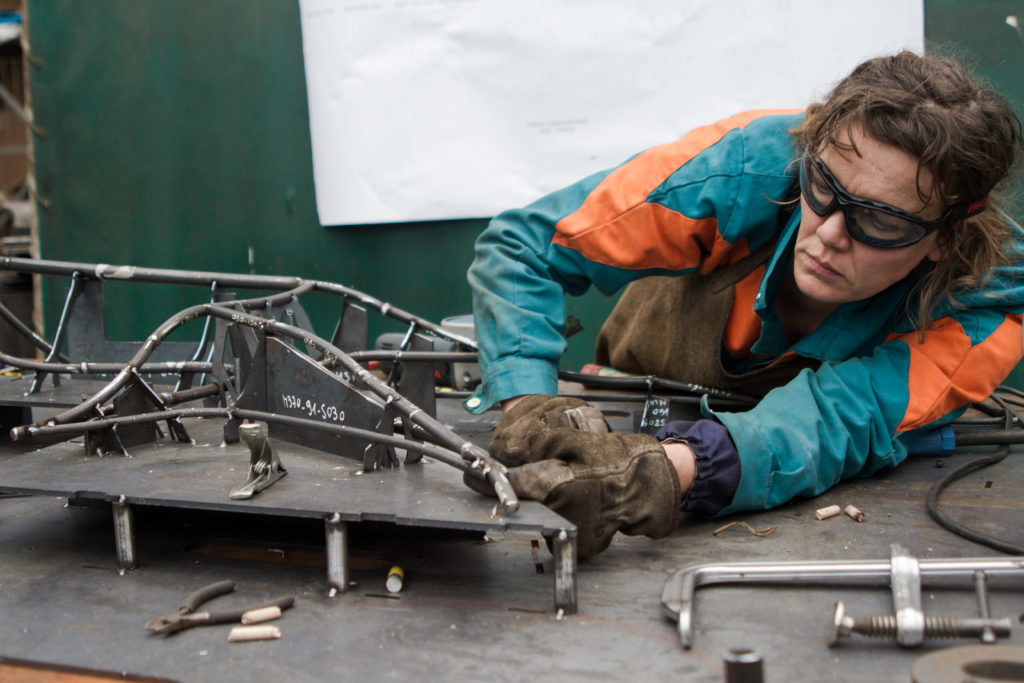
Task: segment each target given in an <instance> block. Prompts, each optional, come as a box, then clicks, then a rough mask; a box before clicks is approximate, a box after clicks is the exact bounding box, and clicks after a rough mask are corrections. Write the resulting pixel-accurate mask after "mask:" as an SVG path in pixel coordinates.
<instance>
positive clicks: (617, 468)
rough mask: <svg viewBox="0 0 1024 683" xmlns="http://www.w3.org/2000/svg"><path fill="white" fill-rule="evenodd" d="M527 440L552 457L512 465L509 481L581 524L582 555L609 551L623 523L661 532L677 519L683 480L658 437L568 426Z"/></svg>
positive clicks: (634, 529)
mask: <svg viewBox="0 0 1024 683" xmlns="http://www.w3.org/2000/svg"><path fill="white" fill-rule="evenodd" d="M526 442H527V443H526V447H527V448H528V449H529V452H530V453H543V454H545V455H546V456H547V457H546V458H545V459H543V460H535V461H533V462H527V463H525V464H523V465H519V466H516V467H510V468H509V472H508V478H509V482H510V483H511V484H512V488H513V489H514V490H515V492H516V493H517V494H518V495H519V496H520V497H522V498H526V499H532V500H536V501H539V502H541V503H543V504H544V505H546V506H547V507H549V508H551V509H552V510H554V511H555V512H557V513H558V514H560V515H562V516H563V517H565V518H566V519H568V520H569V521H570V522H572V523H573V524H575V525H576V529H577V536H576V541H577V553H578V555H579V557H581V558H583V557H590V556H592V555H596V554H597V553H599V552H601V551H603V550H604V549H605V548H607V547H608V545H609V544H610V543H611V541H612V537H613V536H614V535H615V532H617V531H621V532H622V533H624V534H627V535H630V536H634V535H644V536H649V537H650V538H662V537H664V536H667V535H669V534H670V533H672V531H674V530H675V528H676V526H678V524H679V514H680V503H681V501H682V495H681V492H680V487H679V480H678V478H677V476H676V471H675V468H674V467H673V466H672V463H671V462H669V459H668V457H667V456H666V455H665V451H664V449H663V448H662V447H661V444H659V443H658V442H657V441H656V440H655V439H654V438H653V437H651V436H648V435H647V434H615V433H605V434H595V433H593V432H582V431H578V430H574V429H567V428H562V429H549V430H545V431H539V432H535V433H534V434H533V435H531V436H529V437H527V438H526Z"/></svg>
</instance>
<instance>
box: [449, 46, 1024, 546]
mask: <svg viewBox="0 0 1024 683" xmlns="http://www.w3.org/2000/svg"><path fill="white" fill-rule="evenodd" d="M1021 138H1022V136H1021V125H1020V121H1019V120H1018V119H1017V117H1016V116H1015V115H1014V113H1013V111H1012V110H1011V109H1010V107H1009V106H1008V105H1007V104H1006V103H1005V101H1004V100H1003V99H1002V98H1001V97H1000V96H999V95H997V94H996V93H994V92H992V91H990V90H987V89H985V88H983V87H981V86H980V85H979V84H977V83H976V82H974V81H973V80H972V79H971V78H970V77H968V76H967V75H966V74H965V73H964V71H963V70H962V69H961V68H960V67H959V66H957V65H956V64H955V63H953V62H951V61H947V60H943V59H938V58H934V57H921V56H918V55H914V54H912V53H909V52H904V53H900V54H897V55H895V56H891V57H884V58H879V59H873V60H869V61H868V62H865V63H864V64H862V65H860V66H859V67H857V68H856V69H855V70H854V71H853V72H852V73H851V74H850V75H849V76H848V77H847V78H845V79H844V80H843V81H841V82H840V83H839V84H838V85H837V86H836V88H835V89H834V90H833V91H832V92H831V93H830V94H829V95H828V97H827V98H825V101H824V102H822V103H819V104H814V105H811V106H810V107H809V108H808V109H807V110H806V111H805V112H802V113H797V112H747V113H744V114H741V115H739V116H736V117H734V118H732V119H729V120H726V121H722V122H719V123H716V124H714V125H712V126H708V127H704V128H700V129H697V130H695V131H693V132H692V133H690V134H689V135H687V136H685V137H683V138H682V139H681V140H679V141H677V142H674V143H671V144H668V145H663V146H661V147H656V148H653V149H651V150H648V151H646V152H644V153H642V154H640V155H638V156H636V157H634V158H633V159H631V160H629V161H627V162H626V163H625V164H623V165H622V166H620V167H618V168H615V169H612V170H610V171H608V172H604V173H598V174H596V175H594V176H591V177H589V178H586V179H584V180H582V181H580V182H579V183H576V184H575V185H573V186H571V187H569V188H566V189H564V190H561V191H559V192H555V193H553V194H552V195H549V196H547V197H545V198H543V199H541V200H539V201H538V202H536V203H534V204H532V205H531V206H529V207H526V208H525V209H522V210H519V211H510V212H506V213H503V214H501V215H499V216H498V217H496V218H495V219H494V221H493V222H492V223H491V225H490V226H489V227H488V229H487V230H486V231H485V232H484V233H483V234H482V235H481V236H480V238H479V240H478V242H477V257H476V260H475V261H474V263H473V265H472V267H471V268H470V271H469V281H470V284H471V286H472V288H473V292H474V310H475V322H476V335H477V338H478V340H479V344H480V361H481V371H482V376H483V384H482V385H481V387H480V389H479V390H478V392H477V394H476V395H475V396H474V397H473V398H472V399H470V401H468V402H467V406H469V407H470V408H471V409H473V410H474V411H476V412H480V411H482V410H485V409H487V408H489V407H490V406H492V405H494V404H495V403H498V402H500V403H501V405H502V409H503V411H504V412H505V414H504V416H503V417H502V419H501V420H500V421H499V424H498V426H497V427H496V429H495V432H494V435H493V439H492V445H491V451H492V454H493V455H494V456H495V457H496V458H498V459H499V460H501V461H503V462H505V463H506V464H508V465H509V466H510V480H511V481H512V484H513V486H514V487H515V488H516V489H517V491H518V492H519V494H520V495H521V496H523V497H526V498H533V499H536V500H540V501H541V502H544V503H545V504H547V505H548V506H549V507H552V509H555V510H556V511H558V512H560V513H561V514H563V515H564V516H566V517H567V518H568V519H570V520H571V521H573V522H574V523H576V524H577V526H578V527H579V551H580V554H581V555H584V556H585V555H589V554H593V553H595V552H600V551H601V550H603V549H604V548H605V547H607V545H608V543H610V541H611V538H612V536H613V535H614V533H615V532H616V531H617V530H618V531H623V532H625V533H640V534H645V535H648V536H651V537H655V538H657V537H660V536H663V535H666V534H668V533H670V532H671V531H672V529H673V528H674V527H675V525H676V523H677V521H678V512H679V510H680V509H683V510H687V511H692V512H697V513H701V514H705V515H716V514H726V513H729V512H734V511H737V510H743V509H765V508H769V507H772V506H775V505H779V504H781V503H783V502H785V501H787V500H790V499H791V498H793V497H795V496H810V495H817V494H820V493H822V492H823V491H825V490H826V489H828V488H829V487H830V486H832V485H834V484H835V483H836V482H838V481H840V480H841V479H843V478H845V477H850V476H855V475H862V476H863V475H868V474H871V473H873V472H875V471H877V470H878V469H880V468H882V467H885V466H891V465H896V464H898V463H899V462H901V461H902V460H903V459H904V458H905V457H906V454H907V448H908V447H909V446H910V445H912V444H913V442H914V440H915V439H917V438H919V437H920V436H921V434H922V433H923V432H924V431H926V430H928V429H930V428H932V427H935V426H938V425H941V424H944V423H948V422H950V421H952V420H953V419H955V418H956V417H957V416H958V415H959V414H961V412H962V411H963V409H964V407H965V406H967V405H968V404H970V403H972V402H975V401H979V400H982V399H984V398H985V397H987V396H988V395H989V394H990V393H991V392H992V390H993V389H994V388H995V387H996V386H997V385H998V384H999V383H1000V382H1001V381H1002V380H1003V379H1005V377H1006V376H1007V375H1008V374H1009V372H1010V371H1011V370H1012V369H1013V368H1014V366H1015V365H1016V364H1017V362H1018V361H1019V360H1020V358H1021V355H1022V345H1021V313H1022V311H1024V288H1022V287H1021V286H1020V284H1019V283H1018V278H1020V276H1021V275H1022V274H1024V265H1022V262H1021V241H1022V237H1024V235H1022V233H1021V230H1020V228H1019V226H1017V225H1016V224H1015V223H1013V221H1012V220H1010V219H1009V217H1007V216H1006V215H1005V214H1004V213H1002V212H1001V211H1000V210H999V209H998V207H997V202H996V200H995V199H994V197H993V196H992V192H993V190H994V189H995V188H996V186H997V185H998V184H999V183H1000V182H1002V181H1004V180H1006V179H1007V178H1008V176H1009V174H1010V172H1011V170H1012V169H1013V167H1014V165H1015V162H1016V161H1017V160H1018V158H1019V155H1020V151H1021V144H1022V143H1021ZM648 276H668V277H648ZM640 278H646V279H644V280H639V279H640ZM635 280H639V281H638V282H636V283H635V284H633V285H631V286H630V288H629V289H628V290H627V291H626V293H625V294H624V295H623V298H622V299H621V300H620V302H619V304H618V305H617V307H616V309H615V311H613V313H612V315H611V316H610V317H609V319H608V321H607V322H606V324H605V327H604V328H603V329H602V332H601V335H600V338H599V341H598V349H597V356H598V358H597V360H598V362H600V363H604V364H610V365H612V366H615V367H617V368H619V369H622V370H625V371H628V372H637V373H643V374H655V375H660V376H665V377H670V378H674V379H679V380H684V381H689V382H694V383H700V384H706V385H710V386H719V387H724V388H739V389H741V390H743V391H744V392H746V393H757V394H764V398H763V399H762V400H761V401H760V402H759V403H758V405H757V406H756V407H754V408H753V409H751V410H749V411H745V412H736V413H729V412H715V413H712V412H711V411H710V410H708V409H707V408H706V407H705V409H704V416H705V417H704V419H701V420H699V421H697V422H695V423H671V424H669V425H667V426H666V428H665V429H663V430H662V431H661V432H660V433H659V434H658V435H657V440H655V439H652V438H651V437H648V436H645V435H638V434H610V433H603V432H606V429H605V427H604V426H603V421H601V420H598V419H594V418H595V417H596V416H595V415H594V414H593V413H592V411H590V410H589V409H588V408H587V407H586V406H585V405H581V403H582V402H578V401H572V400H567V399H561V398H551V396H553V395H554V394H556V393H557V377H556V373H557V363H558V359H559V357H560V355H561V353H562V351H563V349H564V339H563V336H562V328H563V325H564V318H565V313H564V293H565V292H568V293H570V294H580V293H582V292H583V291H584V290H585V289H586V288H587V287H588V286H589V285H591V284H593V285H595V286H596V287H597V288H598V289H599V290H601V291H602V292H605V293H607V294H611V293H613V292H615V291H616V290H618V289H619V288H621V287H622V286H624V285H626V284H627V283H630V282H632V281H635ZM526 397H529V398H526ZM567 411H568V412H567ZM588 427H589V430H588ZM680 501H681V507H680Z"/></svg>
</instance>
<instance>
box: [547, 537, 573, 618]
mask: <svg viewBox="0 0 1024 683" xmlns="http://www.w3.org/2000/svg"><path fill="white" fill-rule="evenodd" d="M552 545H553V546H554V548H553V550H554V556H555V609H556V610H562V611H563V613H564V614H576V537H575V536H569V534H568V532H566V531H565V530H564V529H563V530H562V531H559V532H558V534H557V535H556V536H555V538H554V542H553V544H552Z"/></svg>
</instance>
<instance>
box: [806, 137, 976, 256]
mask: <svg viewBox="0 0 1024 683" xmlns="http://www.w3.org/2000/svg"><path fill="white" fill-rule="evenodd" d="M800 190H801V192H802V193H803V196H804V199H805V200H807V206H809V207H810V209H811V211H813V212H814V213H816V214H817V215H819V216H822V217H825V216H830V215H832V214H833V213H835V212H836V211H840V210H841V211H842V212H843V218H844V219H845V221H846V231H847V232H848V233H849V234H850V237H852V238H853V239H855V240H857V241H858V242H863V243H864V244H867V245H870V246H872V247H880V248H882V249H896V248H899V247H906V246H909V245H911V244H914V243H915V242H919V241H920V240H922V239H924V237H925V236H926V235H928V234H930V233H932V232H935V231H936V230H938V229H939V228H942V227H944V226H946V225H949V224H950V223H953V222H955V221H959V220H962V219H964V218H967V217H969V216H973V215H975V214H977V213H979V212H980V211H981V210H982V209H983V208H984V207H985V204H986V202H987V199H982V200H980V201H977V202H974V203H972V204H970V205H965V204H958V205H956V206H954V207H952V208H951V209H950V210H949V211H947V212H946V215H944V216H943V217H942V218H939V219H937V220H934V221H926V220H924V219H922V218H920V217H918V216H915V215H914V214H912V213H909V212H907V211H904V210H903V209H899V208H897V207H895V206H890V205H888V204H885V203H884V202H879V201H875V200H873V199H863V198H861V197H856V196H854V195H852V194H850V193H849V192H847V191H846V190H845V189H844V188H843V186H842V185H840V184H839V181H838V180H836V177H835V176H834V175H832V171H830V170H829V168H828V166H826V165H825V162H824V161H822V160H821V159H819V158H818V157H816V156H812V155H811V154H810V153H808V152H807V151H806V150H804V155H803V158H802V159H801V160H800Z"/></svg>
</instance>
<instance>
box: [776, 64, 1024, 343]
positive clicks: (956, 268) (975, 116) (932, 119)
mask: <svg viewBox="0 0 1024 683" xmlns="http://www.w3.org/2000/svg"><path fill="white" fill-rule="evenodd" d="M854 125H857V126H860V127H861V128H862V130H863V131H864V132H865V133H867V134H869V135H870V136H872V137H873V138H875V139H876V140H879V141H880V142H884V143H887V144H890V145H893V146H895V147H898V148H899V149H902V150H904V151H905V152H908V153H910V154H912V155H913V156H915V157H917V159H918V162H919V165H918V179H919V181H918V194H919V195H920V196H921V199H922V201H924V202H928V201H929V200H930V199H931V198H932V196H931V195H929V194H928V193H926V192H924V191H923V190H922V186H921V183H920V177H921V171H922V170H923V169H927V170H928V171H929V172H930V173H931V176H932V187H931V193H933V194H934V196H936V197H938V198H939V199H940V200H941V201H942V203H943V204H944V205H945V206H946V207H947V208H949V207H952V206H956V205H961V204H970V203H972V202H976V201H979V200H982V199H986V198H987V199H988V200H989V201H988V203H987V205H986V206H985V209H984V210H983V211H981V213H978V214H976V215H974V216H972V217H970V218H966V219H964V220H962V221H958V222H956V223H954V224H951V225H949V226H946V227H945V228H943V229H942V230H941V231H940V233H939V244H940V245H942V247H943V249H944V252H945V254H946V257H945V258H944V259H942V260H941V261H939V262H938V263H936V264H934V265H929V266H925V267H923V268H922V269H921V270H920V272H919V275H918V278H919V279H918V282H917V287H916V293H917V297H916V298H917V310H916V312H913V313H914V319H915V320H916V324H917V327H918V329H919V331H920V332H921V334H923V333H924V330H925V329H926V327H927V324H928V322H929V321H930V320H931V317H932V314H933V312H934V310H935V308H936V306H938V304H939V303H940V302H941V301H943V300H944V299H945V300H948V301H950V302H951V303H952V304H953V305H956V293H957V292H960V291H964V290H966V289H974V288H978V287H981V286H983V284H984V281H985V277H986V275H987V274H988V273H989V272H991V270H992V269H993V268H995V267H997V266H999V265H1004V264H1005V263H1007V261H1008V260H1009V258H1010V252H1011V251H1012V250H1011V248H1010V243H1011V241H1012V240H1013V239H1014V233H1015V229H1014V227H1013V225H1012V222H1011V221H1009V219H1008V217H1007V216H1006V214H1005V213H1003V212H1002V211H1001V210H1000V209H999V206H998V204H999V202H998V200H997V199H996V197H995V196H994V195H993V192H994V190H996V188H997V187H998V186H1000V185H1001V184H1002V183H1003V182H1004V181H1006V180H1008V179H1009V178H1010V177H1011V176H1012V174H1013V172H1014V170H1015V169H1016V166H1017V164H1018V162H1019V160H1020V158H1021V153H1022V151H1024V143H1022V139H1024V135H1022V131H1021V122H1020V120H1019V119H1018V118H1017V115H1016V114H1015V113H1014V112H1013V109H1012V108H1011V107H1010V106H1009V104H1008V103H1007V102H1006V100H1005V99H1004V98H1003V97H1002V96H1001V95H1000V94H999V93H997V92H995V91H994V90H992V89H990V88H987V87H985V86H984V85H983V84H981V83H980V82H979V81H977V80H976V79H974V78H972V77H971V76H970V75H968V73H967V72H966V70H965V69H964V68H963V67H961V66H960V65H959V64H958V63H956V62H955V61H953V60H952V59H947V58H943V57H936V56H927V55H926V56H921V55H917V54H914V53H912V52H900V53H899V54H896V55H892V56H887V57H879V58H876V59H870V60H868V61H866V62H864V63H863V64H861V65H860V66H858V67H857V68H855V69H854V70H853V72H852V73H850V75H849V76H847V77H846V78H844V79H843V80H842V81H840V82H839V84H838V85H836V86H835V88H833V89H832V91H831V92H830V93H829V94H828V95H827V96H826V98H825V101H824V102H820V103H815V104H812V105H811V106H810V107H808V109H807V112H806V115H805V116H804V119H803V121H802V123H801V124H800V126H799V127H797V128H796V129H794V130H793V131H791V132H792V133H793V135H794V136H795V137H796V139H797V141H798V143H799V144H800V146H801V147H806V148H808V149H810V150H812V151H815V152H820V151H821V150H822V149H823V148H825V147H826V146H830V145H832V146H837V147H842V148H849V147H850V144H849V143H847V142H845V140H846V139H848V138H847V136H846V134H848V132H849V129H850V127H851V126H854Z"/></svg>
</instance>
